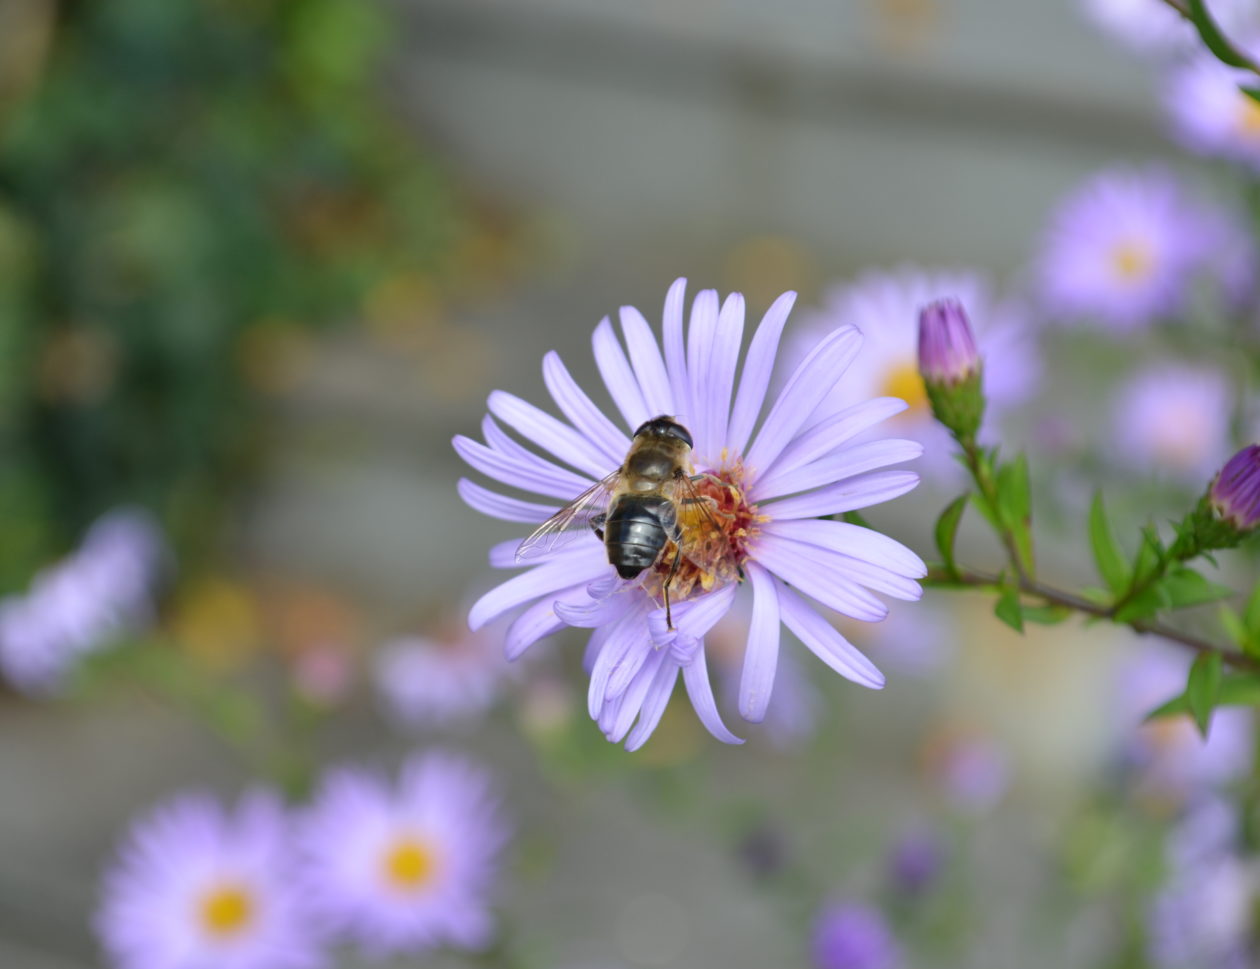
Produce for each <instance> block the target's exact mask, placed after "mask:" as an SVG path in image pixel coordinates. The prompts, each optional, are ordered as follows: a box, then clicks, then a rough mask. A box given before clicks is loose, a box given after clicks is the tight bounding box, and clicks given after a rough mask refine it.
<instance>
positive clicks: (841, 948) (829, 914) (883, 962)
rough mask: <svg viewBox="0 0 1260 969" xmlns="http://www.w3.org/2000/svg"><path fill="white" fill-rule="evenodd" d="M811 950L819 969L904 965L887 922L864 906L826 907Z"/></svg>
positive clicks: (891, 968) (881, 968)
mask: <svg viewBox="0 0 1260 969" xmlns="http://www.w3.org/2000/svg"><path fill="white" fill-rule="evenodd" d="M810 948H811V952H812V954H813V961H814V965H815V966H816V967H817V969H896V967H898V966H900V965H901V964H902V958H901V948H900V946H898V945H897V940H896V939H895V938H894V937H893V933H892V929H891V928H890V927H889V925H888V920H887V919H885V918H884V916H883V914H882V913H881V912H880V911H879V909H877V908H875V907H873V906H871V905H866V904H863V903H861V902H850V901H839V902H832V903H831V904H829V905H828V906H826V907H825V908H824V909H823V910H822V911H821V912H820V913H819V914H818V917H817V919H815V921H814V933H813V942H812V945H811V947H810Z"/></svg>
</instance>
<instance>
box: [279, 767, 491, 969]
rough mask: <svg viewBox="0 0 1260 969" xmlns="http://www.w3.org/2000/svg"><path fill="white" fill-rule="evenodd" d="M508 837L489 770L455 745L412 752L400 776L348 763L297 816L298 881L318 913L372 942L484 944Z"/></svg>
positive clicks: (424, 946)
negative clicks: (450, 749)
mask: <svg viewBox="0 0 1260 969" xmlns="http://www.w3.org/2000/svg"><path fill="white" fill-rule="evenodd" d="M507 839H508V828H507V825H506V823H505V822H504V820H503V817H502V814H501V811H500V807H499V800H498V797H497V796H496V795H495V793H494V791H493V788H492V785H491V781H490V776H489V774H488V773H487V772H486V771H484V770H482V769H480V768H478V767H476V766H474V765H473V764H471V763H469V762H468V761H465V760H463V759H461V758H459V757H455V756H452V755H448V754H443V753H429V754H425V755H423V756H417V757H413V758H412V759H410V760H408V761H407V762H406V763H405V764H404V765H403V767H402V771H401V774H400V777H399V781H398V783H397V785H394V784H391V783H390V782H389V781H388V779H386V778H385V777H383V776H380V775H378V774H377V773H374V772H372V771H369V770H366V769H361V768H341V769H339V770H334V771H332V772H331V773H329V774H328V775H327V777H325V779H324V781H323V783H322V784H321V786H320V788H319V790H318V792H317V793H316V797H315V800H314V803H313V804H312V805H311V807H310V808H309V809H308V810H307V812H306V815H305V816H304V817H303V818H302V819H301V820H300V823H299V830H298V840H299V845H300V847H301V848H302V849H303V854H304V856H305V857H304V864H303V866H302V869H301V877H300V879H299V881H300V883H301V886H302V890H303V892H304V893H305V894H306V896H307V897H308V898H309V900H310V904H311V905H312V907H313V908H314V910H315V912H316V913H317V915H318V917H319V918H320V919H322V920H323V924H325V925H326V926H327V927H328V929H329V930H330V931H331V932H333V933H335V934H339V935H342V936H344V937H347V938H349V939H352V940H354V941H355V942H357V943H358V944H359V945H360V946H361V947H362V948H363V949H364V950H366V951H368V952H371V953H375V954H389V953H400V952H418V951H423V950H428V949H432V948H435V947H437V946H443V945H447V946H454V947H456V948H461V949H474V950H475V949H482V948H484V947H485V946H486V945H487V944H488V943H489V942H490V941H491V939H492V937H493V934H494V917H493V915H492V913H491V911H490V905H491V901H492V896H493V894H494V890H495V884H496V882H497V880H498V875H499V865H500V855H501V854H502V852H503V848H504V846H505V845H506V843H507Z"/></svg>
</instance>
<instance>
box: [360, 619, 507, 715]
mask: <svg viewBox="0 0 1260 969" xmlns="http://www.w3.org/2000/svg"><path fill="white" fill-rule="evenodd" d="M462 626H463V624H462V623H461V627H462ZM506 671H507V665H506V664H505V663H504V661H503V653H502V651H501V650H500V649H499V647H498V646H497V645H496V644H495V643H494V642H493V641H492V640H491V638H490V637H489V636H487V635H484V634H482V633H475V632H470V631H469V630H468V629H467V628H466V627H463V628H461V629H460V630H458V631H450V632H448V633H447V634H446V635H443V636H441V637H440V638H438V637H429V636H406V637H403V638H401V639H395V640H393V641H392V642H388V643H386V644H385V645H384V646H382V647H381V648H380V650H379V651H378V652H377V654H376V656H375V657H374V660H373V663H372V678H373V681H374V682H375V684H376V689H377V692H378V694H379V695H380V697H381V699H382V700H383V702H384V705H385V709H386V712H387V713H388V714H389V715H390V717H391V718H392V719H394V720H395V721H397V722H398V723H400V724H402V725H404V726H406V727H410V728H427V727H444V726H449V725H451V724H454V723H456V722H458V721H461V720H469V719H472V718H475V717H478V716H480V715H481V714H484V713H485V712H486V711H487V710H489V709H490V707H491V705H492V704H493V703H494V701H495V699H496V698H497V697H498V695H499V692H500V690H501V688H502V686H503V681H504V677H505V675H506Z"/></svg>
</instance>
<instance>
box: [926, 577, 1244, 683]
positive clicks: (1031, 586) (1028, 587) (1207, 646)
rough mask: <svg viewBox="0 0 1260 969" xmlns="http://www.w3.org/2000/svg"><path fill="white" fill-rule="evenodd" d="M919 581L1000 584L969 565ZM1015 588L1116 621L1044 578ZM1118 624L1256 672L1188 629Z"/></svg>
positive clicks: (992, 587)
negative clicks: (1214, 654)
mask: <svg viewBox="0 0 1260 969" xmlns="http://www.w3.org/2000/svg"><path fill="white" fill-rule="evenodd" d="M923 584H924V585H926V586H931V587H934V588H942V589H947V588H955V589H957V588H972V589H983V590H987V591H997V590H1000V589H1001V588H1002V579H1001V577H1000V576H996V575H988V574H985V573H983V572H975V571H972V570H969V569H962V568H960V569H957V570H956V571H954V572H952V573H951V572H949V571H948V570H946V569H943V568H934V569H930V570H929V571H928V575H927V578H926V579H924V580H923ZM1019 589H1020V591H1021V592H1023V593H1024V594H1025V595H1029V596H1033V597H1034V598H1037V599H1041V600H1042V601H1043V602H1044V603H1045V604H1046V605H1054V606H1062V607H1064V608H1067V609H1071V610H1072V611H1073V612H1078V613H1080V614H1081V615H1085V616H1091V617H1093V618H1095V619H1106V620H1109V621H1111V622H1117V620H1116V618H1115V615H1114V612H1115V610H1114V607H1112V606H1107V605H1101V604H1099V603H1097V602H1091V601H1090V600H1089V599H1085V598H1082V597H1081V596H1078V595H1076V594H1075V593H1072V592H1067V591H1064V590H1063V589H1057V588H1055V587H1054V586H1050V585H1046V584H1045V583H1044V582H1038V581H1035V580H1032V579H1027V578H1021V579H1020V582H1019ZM1121 625H1125V626H1128V627H1129V628H1130V629H1132V630H1133V631H1134V632H1138V633H1142V634H1143V635H1150V636H1159V637H1161V638H1163V639H1167V640H1169V641H1170V642H1174V643H1177V644H1178V645H1180V646H1183V647H1185V648H1186V649H1190V650H1193V651H1194V652H1196V653H1219V654H1220V655H1221V658H1222V659H1223V660H1224V661H1225V662H1226V663H1228V664H1229V665H1230V666H1232V667H1234V668H1235V669H1239V670H1246V671H1248V672H1260V661H1257V660H1255V659H1252V658H1251V657H1250V656H1245V655H1243V654H1242V653H1240V652H1237V651H1236V650H1232V649H1227V648H1225V647H1223V646H1221V645H1219V644H1217V643H1214V642H1211V641H1210V640H1207V639H1203V638H1201V637H1199V636H1195V635H1193V634H1192V633H1187V632H1184V631H1182V630H1180V629H1176V628H1174V627H1172V626H1168V625H1165V624H1164V623H1162V622H1158V621H1156V620H1153V619H1134V620H1131V621H1129V622H1123V623H1121Z"/></svg>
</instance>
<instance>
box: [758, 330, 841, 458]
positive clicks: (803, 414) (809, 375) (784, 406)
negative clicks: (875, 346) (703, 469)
mask: <svg viewBox="0 0 1260 969" xmlns="http://www.w3.org/2000/svg"><path fill="white" fill-rule="evenodd" d="M861 346H862V334H861V333H859V332H858V330H857V329H856V328H854V327H851V326H844V327H841V328H840V329H838V330H835V331H833V332H831V333H829V334H827V336H825V337H823V338H822V340H820V341H819V343H818V345H817V346H816V347H814V349H813V350H811V351H810V353H809V355H808V356H807V357H806V358H805V359H804V360H802V361H801V363H800V366H798V367H797V368H796V371H795V373H793V374H792V376H791V378H789V380H788V382H787V385H786V386H785V387H784V388H783V392H782V393H781V394H779V399H778V400H777V401H775V404H774V407H772V408H771V409H770V414H769V415H768V416H767V417H766V421H765V423H764V424H762V426H761V430H760V431H759V432H758V434H757V439H756V440H755V441H754V442H753V445H752V447H751V448H749V449H748V453H747V454H746V455H745V458H744V465H745V467H746V468H748V469H749V471H750V472H751V473H752V474H753V475H754V476H759V475H760V474H762V473H766V472H769V471H770V470H771V469H772V466H773V463H774V460H775V458H777V457H778V456H779V455H780V454H781V453H782V451H783V449H784V448H785V447H787V445H788V444H790V443H791V442H792V438H793V436H794V435H795V434H796V432H797V431H798V430H800V428H801V426H802V425H803V424H804V423H805V421H806V420H808V419H809V417H810V415H811V414H813V412H814V410H815V408H817V407H818V405H819V404H820V403H822V401H823V398H824V397H826V396H827V394H828V393H829V392H830V390H831V388H832V387H834V386H835V384H836V382H837V381H838V380H839V379H840V377H841V375H842V374H843V373H844V371H845V370H846V369H848V366H849V364H850V363H852V362H853V358H854V357H855V356H857V352H858V350H859V349H860V348H861ZM833 480H834V479H833Z"/></svg>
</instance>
